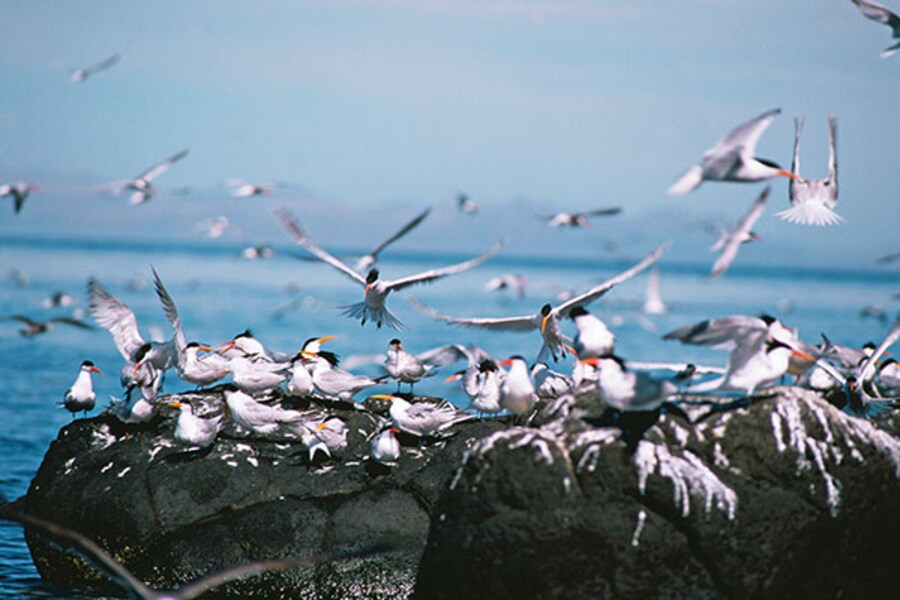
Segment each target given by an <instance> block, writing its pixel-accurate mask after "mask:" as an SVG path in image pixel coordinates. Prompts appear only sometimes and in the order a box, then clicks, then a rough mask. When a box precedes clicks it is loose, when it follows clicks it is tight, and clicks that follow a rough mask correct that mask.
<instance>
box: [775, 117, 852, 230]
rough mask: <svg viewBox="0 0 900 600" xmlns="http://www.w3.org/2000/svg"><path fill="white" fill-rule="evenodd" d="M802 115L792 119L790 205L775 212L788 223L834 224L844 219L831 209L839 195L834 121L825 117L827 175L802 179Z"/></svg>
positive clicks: (835, 122) (832, 118) (835, 124)
mask: <svg viewBox="0 0 900 600" xmlns="http://www.w3.org/2000/svg"><path fill="white" fill-rule="evenodd" d="M802 132H803V119H794V161H793V162H792V163H791V171H793V172H794V174H795V175H796V178H794V179H791V181H790V185H789V187H788V195H789V197H790V199H791V207H790V208H789V209H787V210H783V211H781V212H779V213H775V216H777V217H780V218H782V219H784V220H785V221H788V222H790V223H798V224H800V225H836V224H838V223H840V222H842V221H843V220H844V218H843V217H842V216H840V215H839V214H837V213H836V212H834V210H833V209H834V207H835V206H836V205H837V198H838V179H837V149H836V145H837V121H835V119H834V117H829V118H828V142H829V144H828V178H827V179H804V178H802V177H800V134H801V133H802Z"/></svg>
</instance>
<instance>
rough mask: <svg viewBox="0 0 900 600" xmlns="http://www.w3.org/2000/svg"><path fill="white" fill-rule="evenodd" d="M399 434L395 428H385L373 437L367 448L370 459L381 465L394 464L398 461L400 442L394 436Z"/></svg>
mask: <svg viewBox="0 0 900 600" xmlns="http://www.w3.org/2000/svg"><path fill="white" fill-rule="evenodd" d="M399 432H400V430H399V429H397V428H396V427H386V428H385V429H384V430H382V431H381V432H380V433H379V434H378V435H376V436H375V437H373V438H372V443H371V445H370V446H369V456H370V457H371V459H372V460H374V461H375V462H377V463H380V464H382V465H393V464H396V463H397V461H398V460H400V442H399V440H397V436H396V435H395V434H397V433H399Z"/></svg>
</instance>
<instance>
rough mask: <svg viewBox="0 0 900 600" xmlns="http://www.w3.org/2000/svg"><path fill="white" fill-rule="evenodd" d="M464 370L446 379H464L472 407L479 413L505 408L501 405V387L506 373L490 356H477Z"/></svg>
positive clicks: (464, 386)
mask: <svg viewBox="0 0 900 600" xmlns="http://www.w3.org/2000/svg"><path fill="white" fill-rule="evenodd" d="M473 359H474V360H472V361H470V362H469V365H468V366H467V367H466V369H465V370H464V371H460V372H459V373H456V374H454V375H451V376H450V377H448V378H447V379H446V381H448V382H449V381H455V380H457V379H461V380H462V388H463V391H464V392H465V393H466V396H468V397H469V402H470V406H469V407H470V408H474V409H475V410H476V411H477V412H478V413H479V414H481V413H488V414H494V413H498V412H500V411H501V410H503V407H501V406H500V388H501V386H502V385H503V381H504V379H505V378H506V373H505V372H504V371H503V369H501V368H500V367H499V366H498V365H497V363H496V361H494V359H492V358H490V357H482V358H475V357H473Z"/></svg>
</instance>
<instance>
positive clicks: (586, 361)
mask: <svg viewBox="0 0 900 600" xmlns="http://www.w3.org/2000/svg"><path fill="white" fill-rule="evenodd" d="M578 362H580V363H584V364H586V365H591V366H592V367H596V366H597V365H598V364H600V359H599V358H597V357H596V356H588V357H587V358H579V359H578Z"/></svg>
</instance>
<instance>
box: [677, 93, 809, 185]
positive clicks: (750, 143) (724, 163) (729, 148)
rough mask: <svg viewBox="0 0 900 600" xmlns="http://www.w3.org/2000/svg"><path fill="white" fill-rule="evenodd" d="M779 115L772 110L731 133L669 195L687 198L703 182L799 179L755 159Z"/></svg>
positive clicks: (683, 176)
mask: <svg viewBox="0 0 900 600" xmlns="http://www.w3.org/2000/svg"><path fill="white" fill-rule="evenodd" d="M779 113H781V109H780V108H776V109H775V110H770V111H769V112H766V113H763V114H761V115H759V116H758V117H756V118H755V119H753V120H751V121H748V122H747V123H744V124H743V125H739V126H738V127H736V128H735V129H733V130H732V131H730V132H729V133H728V135H726V136H725V137H723V138H722V139H721V140H719V141H718V142H717V143H716V145H715V146H713V147H712V148H710V149H709V150H707V151H706V153H704V155H703V159H702V160H701V162H700V164H698V165H694V166H693V167H691V168H689V169H688V170H687V171H685V172H684V174H683V175H682V176H681V177H679V178H678V180H677V181H676V182H675V183H673V184H672V185H671V186H670V187H669V190H668V193H669V195H672V196H681V195H684V194H686V193H688V192H690V191H691V190H693V189H694V188H696V187H697V186H699V185H700V184H701V183H703V182H704V181H736V182H749V181H761V180H763V179H770V178H772V177H776V176H778V175H782V176H784V177H790V178H792V179H793V178H794V177H796V176H795V175H794V174H793V173H792V172H791V171H786V170H784V169H782V168H781V167H779V166H778V165H776V164H775V163H773V162H771V161H769V160H765V159H762V158H757V157H755V156H753V154H754V152H756V144H757V142H759V138H760V136H762V134H763V132H764V131H765V130H766V128H767V127H768V126H769V125H770V124H771V123H772V120H773V119H774V118H775V117H776V116H777V115H778V114H779Z"/></svg>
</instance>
